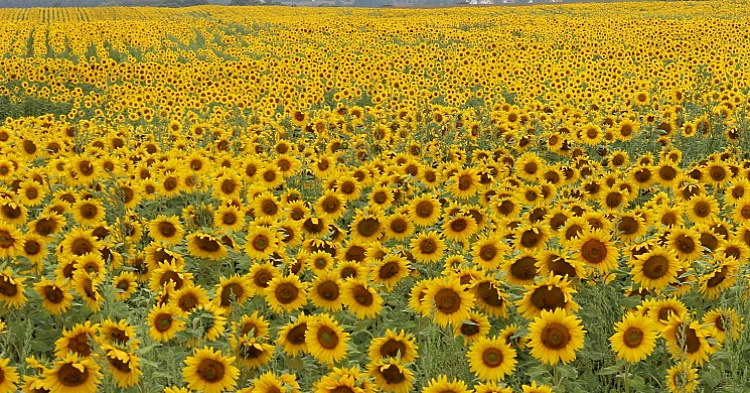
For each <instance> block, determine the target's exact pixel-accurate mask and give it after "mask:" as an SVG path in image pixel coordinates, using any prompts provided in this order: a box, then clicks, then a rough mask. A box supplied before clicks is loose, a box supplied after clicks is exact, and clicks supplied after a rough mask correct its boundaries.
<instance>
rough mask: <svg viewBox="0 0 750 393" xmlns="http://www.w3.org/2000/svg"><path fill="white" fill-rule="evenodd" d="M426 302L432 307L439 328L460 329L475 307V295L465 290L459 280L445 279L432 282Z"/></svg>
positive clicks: (426, 295) (454, 278)
mask: <svg viewBox="0 0 750 393" xmlns="http://www.w3.org/2000/svg"><path fill="white" fill-rule="evenodd" d="M425 302H427V304H429V305H430V308H431V311H432V318H433V321H434V322H435V323H437V324H438V326H440V327H446V326H451V327H453V328H459V327H460V326H461V322H462V321H465V320H466V319H467V318H468V317H469V313H470V311H471V308H472V307H473V306H474V295H473V294H472V293H471V292H468V291H465V290H464V286H463V285H461V283H460V281H459V280H458V278H456V277H443V278H436V279H433V280H432V281H431V282H430V285H429V287H428V288H427V291H426V293H425Z"/></svg>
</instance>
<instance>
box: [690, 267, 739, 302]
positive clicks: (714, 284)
mask: <svg viewBox="0 0 750 393" xmlns="http://www.w3.org/2000/svg"><path fill="white" fill-rule="evenodd" d="M738 268H739V262H738V261H737V260H736V259H734V258H717V259H716V260H715V261H714V265H713V266H712V270H711V271H710V272H708V273H705V274H704V275H703V276H702V277H701V278H700V280H699V285H700V287H699V289H698V292H699V293H700V294H702V295H703V296H704V297H705V298H706V299H709V300H713V299H716V298H717V297H719V295H721V292H722V291H723V290H725V289H727V288H729V287H731V286H732V285H734V283H735V281H737V275H736V274H735V272H736V271H737V269H738Z"/></svg>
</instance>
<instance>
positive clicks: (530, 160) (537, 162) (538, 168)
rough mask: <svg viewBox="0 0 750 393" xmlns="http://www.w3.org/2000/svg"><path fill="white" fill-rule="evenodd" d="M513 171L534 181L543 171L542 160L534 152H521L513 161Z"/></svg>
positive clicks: (523, 177) (527, 179) (522, 177)
mask: <svg viewBox="0 0 750 393" xmlns="http://www.w3.org/2000/svg"><path fill="white" fill-rule="evenodd" d="M514 166H515V171H514V172H515V173H516V174H517V175H518V176H519V177H520V178H521V179H524V180H526V181H529V182H535V181H536V180H537V179H538V177H539V175H540V174H541V173H543V172H544V171H545V164H544V161H543V160H542V159H541V158H539V156H537V155H536V154H534V153H531V152H528V153H524V154H522V155H521V156H520V157H518V159H517V160H516V161H515V163H514Z"/></svg>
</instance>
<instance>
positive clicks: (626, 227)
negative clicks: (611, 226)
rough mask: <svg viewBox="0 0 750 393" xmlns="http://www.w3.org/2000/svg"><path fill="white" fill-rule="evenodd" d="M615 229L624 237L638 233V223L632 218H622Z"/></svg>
mask: <svg viewBox="0 0 750 393" xmlns="http://www.w3.org/2000/svg"><path fill="white" fill-rule="evenodd" d="M617 229H618V230H619V231H620V232H621V233H623V234H625V235H632V234H634V233H636V232H637V231H638V221H637V220H636V219H635V218H633V217H623V218H622V219H621V220H620V224H619V225H617Z"/></svg>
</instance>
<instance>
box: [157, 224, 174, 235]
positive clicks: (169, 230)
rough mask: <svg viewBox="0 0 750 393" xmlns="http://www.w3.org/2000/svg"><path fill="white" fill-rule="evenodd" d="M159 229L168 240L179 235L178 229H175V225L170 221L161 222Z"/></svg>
mask: <svg viewBox="0 0 750 393" xmlns="http://www.w3.org/2000/svg"><path fill="white" fill-rule="evenodd" d="M158 228H159V233H160V234H161V235H162V236H164V237H166V238H170V237H172V236H174V234H175V233H177V228H175V226H174V224H172V223H171V222H168V221H162V222H160V223H159V226H158Z"/></svg>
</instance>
